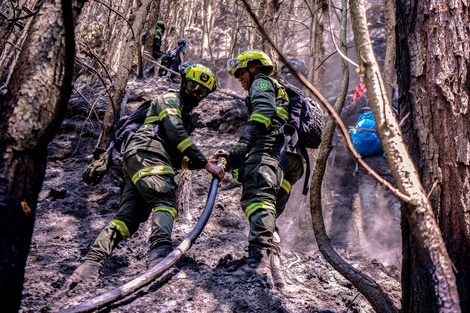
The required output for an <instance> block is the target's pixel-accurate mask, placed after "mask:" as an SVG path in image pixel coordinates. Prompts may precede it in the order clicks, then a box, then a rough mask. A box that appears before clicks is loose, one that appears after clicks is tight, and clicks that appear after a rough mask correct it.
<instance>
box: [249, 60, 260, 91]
mask: <svg viewBox="0 0 470 313" xmlns="http://www.w3.org/2000/svg"><path fill="white" fill-rule="evenodd" d="M262 67H263V65H262V64H260V65H258V66H257V67H256V68H255V69H254V70H253V72H252V71H250V68H249V67H248V73H249V75H250V87H251V85H252V84H253V81H254V80H255V76H256V75H258V74H259V73H261V71H260V69H261V68H262ZM255 73H256V75H255Z"/></svg>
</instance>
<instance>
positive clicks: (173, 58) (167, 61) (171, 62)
mask: <svg viewBox="0 0 470 313" xmlns="http://www.w3.org/2000/svg"><path fill="white" fill-rule="evenodd" d="M177 44H178V45H177V46H176V47H175V48H173V49H171V50H170V51H169V52H167V53H166V55H165V56H163V58H162V62H161V63H162V65H163V66H166V67H167V68H169V69H170V70H172V71H175V72H180V70H181V66H182V64H183V63H184V55H185V54H186V44H187V42H186V39H184V38H181V39H180V40H178V43H177ZM167 75H169V76H170V79H171V80H172V81H174V80H176V78H177V77H176V75H175V74H173V73H171V74H168V73H167V71H165V70H163V69H160V71H159V76H167Z"/></svg>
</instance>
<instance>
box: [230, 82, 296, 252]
mask: <svg viewBox="0 0 470 313" xmlns="http://www.w3.org/2000/svg"><path fill="white" fill-rule="evenodd" d="M245 103H246V105H247V108H248V112H249V120H248V122H247V126H246V128H245V130H244V132H243V133H242V135H241V137H240V141H243V142H248V143H249V145H248V146H249V151H248V154H247V158H246V160H245V162H244V163H243V165H242V168H241V169H240V172H241V173H242V174H240V177H239V180H240V181H241V182H242V184H243V191H242V197H241V201H240V203H241V206H242V208H243V210H244V212H245V215H246V216H247V218H248V219H249V220H250V225H251V226H250V234H249V236H248V241H249V242H250V243H251V244H256V245H261V246H270V245H271V244H272V234H273V232H274V230H275V227H276V217H277V216H279V215H280V214H281V213H282V212H283V210H284V208H285V205H286V203H287V200H288V198H289V195H290V191H291V187H292V185H293V184H294V183H295V182H296V181H297V180H298V179H299V178H300V177H301V176H302V173H303V162H302V157H301V154H300V151H299V149H298V147H295V146H294V147H291V148H289V149H290V150H289V149H287V148H288V144H287V143H288V141H289V138H286V137H285V134H284V133H282V132H281V131H280V129H281V126H283V125H285V124H286V123H287V120H288V117H289V115H288V114H289V113H288V112H289V111H288V105H289V103H288V97H287V94H285V92H283V91H282V89H279V88H277V87H276V86H275V84H274V83H273V80H272V79H271V78H269V77H267V76H265V75H263V74H259V75H257V76H256V77H255V78H254V80H253V83H252V85H251V87H250V90H249V92H248V96H247V98H246V99H245ZM286 149H287V150H288V151H285V150H286ZM283 151H284V152H283ZM283 154H284V155H283ZM284 158H285V159H286V160H285V161H283V160H282V159H284Z"/></svg>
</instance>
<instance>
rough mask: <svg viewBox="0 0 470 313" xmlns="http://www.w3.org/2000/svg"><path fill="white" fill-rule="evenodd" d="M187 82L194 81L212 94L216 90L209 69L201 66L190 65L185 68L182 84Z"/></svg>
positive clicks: (212, 75) (215, 83)
mask: <svg viewBox="0 0 470 313" xmlns="http://www.w3.org/2000/svg"><path fill="white" fill-rule="evenodd" d="M188 80H192V81H195V82H196V83H198V84H200V85H202V86H204V87H206V88H207V89H208V91H209V92H213V91H215V90H216V89H217V82H216V79H215V75H214V74H213V73H212V71H211V70H210V68H208V67H207V66H204V65H202V64H190V65H188V66H186V68H185V69H184V79H183V84H186V83H187V82H188Z"/></svg>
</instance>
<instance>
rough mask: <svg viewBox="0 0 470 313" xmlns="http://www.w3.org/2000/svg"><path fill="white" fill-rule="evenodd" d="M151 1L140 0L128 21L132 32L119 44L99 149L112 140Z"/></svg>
mask: <svg viewBox="0 0 470 313" xmlns="http://www.w3.org/2000/svg"><path fill="white" fill-rule="evenodd" d="M151 1H152V0H145V1H141V6H140V7H139V8H137V9H136V11H135V12H136V13H135V15H134V16H133V20H132V21H130V23H132V24H131V25H132V32H130V34H129V35H128V36H127V37H125V38H124V40H123V43H122V45H121V46H122V50H121V51H120V53H119V56H120V60H119V61H118V64H119V66H118V67H117V73H116V78H115V80H114V83H113V86H112V87H111V91H110V94H111V99H110V101H109V103H108V105H107V107H106V112H105V115H104V118H103V124H102V127H101V131H100V137H99V139H98V144H97V148H99V149H102V150H105V149H106V148H107V147H108V146H109V144H110V143H111V141H112V140H113V134H114V128H115V123H116V122H117V121H118V119H119V115H120V110H121V101H122V99H123V97H124V94H125V88H126V85H127V81H128V79H129V74H130V72H131V68H132V65H133V61H134V57H135V56H136V53H137V49H140V44H139V42H140V33H141V32H142V28H143V26H144V23H145V18H146V17H147V14H148V9H149V5H150V2H151Z"/></svg>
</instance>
